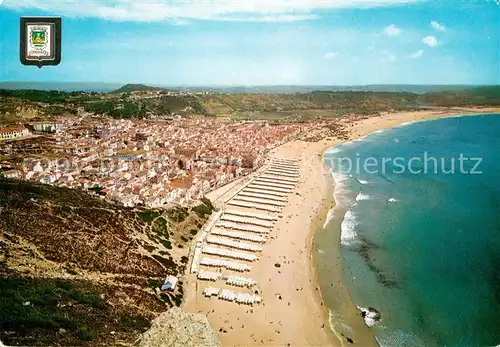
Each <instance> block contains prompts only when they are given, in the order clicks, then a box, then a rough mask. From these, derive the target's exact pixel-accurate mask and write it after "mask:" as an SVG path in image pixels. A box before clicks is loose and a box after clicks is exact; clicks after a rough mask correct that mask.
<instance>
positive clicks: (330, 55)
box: [324, 52, 339, 59]
mask: <svg viewBox="0 0 500 347" xmlns="http://www.w3.org/2000/svg"><path fill="white" fill-rule="evenodd" d="M338 56H339V54H338V53H337V52H328V53H326V54H325V55H324V57H325V59H335V58H337V57H338Z"/></svg>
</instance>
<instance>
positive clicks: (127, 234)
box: [0, 176, 213, 346]
mask: <svg viewBox="0 0 500 347" xmlns="http://www.w3.org/2000/svg"><path fill="white" fill-rule="evenodd" d="M212 208H213V207H212V205H211V203H210V201H208V200H204V203H202V204H201V205H198V206H197V207H194V208H192V209H187V208H183V207H172V208H168V209H161V210H160V209H158V210H132V209H127V208H121V207H117V206H115V205H114V204H110V203H108V202H106V201H104V200H102V199H100V198H98V197H94V196H93V195H90V194H88V193H86V192H84V191H79V190H74V189H66V188H57V187H53V186H48V185H42V184H37V183H31V182H25V181H17V180H8V179H5V178H2V177H1V176H0V231H1V232H0V336H1V339H2V342H4V343H5V344H7V345H15V346H19V345H22V346H35V345H36V346H54V345H61V346H116V345H122V344H123V345H132V344H133V342H134V341H135V340H136V339H137V337H138V336H139V335H140V334H141V333H142V332H144V330H145V329H147V328H149V326H150V322H151V320H152V319H154V318H155V317H156V316H157V314H159V313H160V312H163V311H166V310H168V308H170V307H172V306H179V305H180V303H181V301H182V297H183V291H182V283H181V282H180V283H179V284H180V286H178V289H176V291H175V292H174V293H168V294H157V293H155V288H157V287H158V286H161V284H162V283H163V280H164V278H165V276H166V275H167V274H171V275H178V274H182V273H184V269H185V266H186V264H187V261H188V258H187V255H188V249H189V244H190V242H191V240H192V239H193V237H194V235H195V234H196V233H197V232H198V230H199V229H200V227H201V226H202V225H203V224H204V223H205V221H206V220H207V218H208V216H209V214H210V213H211V211H212Z"/></svg>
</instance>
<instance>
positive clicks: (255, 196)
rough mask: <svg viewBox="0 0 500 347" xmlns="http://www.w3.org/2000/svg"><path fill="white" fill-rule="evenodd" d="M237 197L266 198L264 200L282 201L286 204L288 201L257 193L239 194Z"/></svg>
mask: <svg viewBox="0 0 500 347" xmlns="http://www.w3.org/2000/svg"><path fill="white" fill-rule="evenodd" d="M238 195H241V196H250V197H252V198H266V199H269V200H275V201H282V202H287V201H288V200H287V199H286V198H283V197H278V196H272V195H266V194H259V193H248V192H240V193H239V194H238Z"/></svg>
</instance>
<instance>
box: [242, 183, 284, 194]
mask: <svg viewBox="0 0 500 347" xmlns="http://www.w3.org/2000/svg"><path fill="white" fill-rule="evenodd" d="M248 187H249V188H252V189H258V190H264V191H266V190H269V191H272V192H280V193H287V194H290V193H291V192H292V189H283V188H276V187H272V186H271V187H270V186H264V185H260V184H251V185H249V186H248Z"/></svg>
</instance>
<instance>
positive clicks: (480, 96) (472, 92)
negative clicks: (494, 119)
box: [418, 86, 500, 106]
mask: <svg viewBox="0 0 500 347" xmlns="http://www.w3.org/2000/svg"><path fill="white" fill-rule="evenodd" d="M418 100H419V102H420V103H421V104H423V105H429V106H469V105H478V106H496V105H500V86H489V87H477V88H468V89H462V90H454V91H442V92H435V93H426V94H423V95H421V96H419V99H418Z"/></svg>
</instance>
